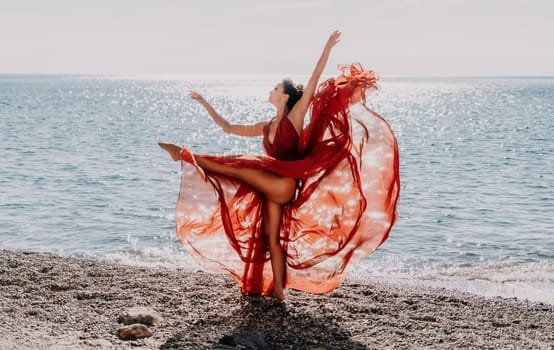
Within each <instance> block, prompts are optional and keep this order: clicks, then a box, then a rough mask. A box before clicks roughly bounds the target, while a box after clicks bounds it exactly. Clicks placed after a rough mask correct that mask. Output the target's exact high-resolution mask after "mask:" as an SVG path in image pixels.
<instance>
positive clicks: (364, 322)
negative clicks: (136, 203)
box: [0, 251, 554, 349]
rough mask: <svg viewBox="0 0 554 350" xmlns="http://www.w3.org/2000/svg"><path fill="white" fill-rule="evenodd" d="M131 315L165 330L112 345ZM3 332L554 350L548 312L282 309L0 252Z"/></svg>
mask: <svg viewBox="0 0 554 350" xmlns="http://www.w3.org/2000/svg"><path fill="white" fill-rule="evenodd" d="M137 306H138V307H146V308H149V309H151V310H153V311H155V312H157V313H158V314H159V315H160V316H161V318H162V320H161V322H159V323H158V324H156V325H153V326H148V328H149V329H150V331H151V332H152V333H153V335H152V336H151V337H148V338H142V339H137V340H121V339H119V338H118V337H117V335H116V333H117V330H118V328H119V327H121V326H122V325H121V324H119V323H118V318H119V317H120V316H121V315H122V314H124V313H125V312H126V311H127V310H128V309H129V308H132V307H137ZM0 327H1V332H0V334H1V337H0V348H1V349H233V348H239V349H249V348H259V349H422V348H425V349H445V348H449V349H457V348H464V349H554V306H552V305H549V304H543V303H536V302H529V301H521V300H516V299H502V298H484V297H480V296H476V295H471V294H465V293H462V292H458V291H453V290H446V289H432V288H424V287H413V286H405V285H396V284H383V283H382V282H374V283H369V284H368V285H358V284H352V283H348V282H347V283H345V284H343V285H342V286H341V287H339V288H338V289H337V290H336V291H334V292H333V293H330V294H327V295H311V294H306V293H302V292H296V291H288V299H287V301H286V302H285V303H280V302H276V301H274V300H272V299H270V298H260V297H243V296H241V295H240V293H239V289H238V287H237V286H236V284H235V283H234V282H233V281H232V280H231V279H230V278H229V277H227V276H224V275H215V274H210V273H206V272H202V271H197V272H190V269H188V268H186V267H185V268H183V269H175V270H173V269H171V270H170V269H165V268H152V267H148V268H146V267H133V266H126V265H120V264H114V263H109V262H102V261H92V260H81V259H74V258H66V257H60V256H57V255H52V254H43V253H20V252H12V251H0ZM232 335H235V337H234V338H232V337H227V338H225V339H223V342H226V343H229V342H228V341H229V339H230V338H232V339H233V340H235V342H238V343H239V344H249V342H250V343H251V344H253V343H252V342H253V341H256V342H257V344H258V345H257V346H256V347H255V346H250V347H249V346H247V345H237V346H232V345H224V344H222V343H221V342H220V341H221V340H222V338H224V337H225V336H232ZM244 339H246V340H244ZM256 342H254V343H256Z"/></svg>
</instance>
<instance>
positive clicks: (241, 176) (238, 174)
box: [159, 142, 296, 204]
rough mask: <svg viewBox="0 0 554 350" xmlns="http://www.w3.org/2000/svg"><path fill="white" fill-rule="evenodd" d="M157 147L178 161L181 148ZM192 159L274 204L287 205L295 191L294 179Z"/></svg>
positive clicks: (202, 166) (209, 160) (161, 145)
mask: <svg viewBox="0 0 554 350" xmlns="http://www.w3.org/2000/svg"><path fill="white" fill-rule="evenodd" d="M159 145H160V147H161V148H162V149H164V150H165V151H167V152H168V153H169V155H170V156H171V158H172V159H173V160H179V159H180V151H181V147H179V146H177V145H174V144H170V143H161V142H160V143H159ZM194 158H195V160H196V163H197V164H198V166H200V167H201V168H202V169H204V170H208V171H212V172H215V173H218V174H222V175H227V176H231V177H234V178H236V179H238V180H240V181H242V182H244V183H246V184H247V185H249V186H250V187H252V188H254V190H256V191H257V192H259V193H261V194H263V195H264V197H265V198H266V199H268V200H270V201H272V202H275V203H279V204H285V203H288V202H289V201H290V200H291V199H292V197H293V195H294V191H295V190H296V180H295V179H294V178H290V177H282V176H279V175H277V174H274V173H272V172H270V171H266V170H261V169H251V168H239V167H236V166H232V165H227V164H222V163H218V162H216V161H213V160H211V159H206V158H203V157H199V156H194Z"/></svg>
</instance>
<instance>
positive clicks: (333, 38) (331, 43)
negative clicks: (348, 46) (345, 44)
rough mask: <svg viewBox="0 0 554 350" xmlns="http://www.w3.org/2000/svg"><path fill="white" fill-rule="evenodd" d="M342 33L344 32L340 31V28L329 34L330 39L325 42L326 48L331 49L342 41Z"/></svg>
mask: <svg viewBox="0 0 554 350" xmlns="http://www.w3.org/2000/svg"><path fill="white" fill-rule="evenodd" d="M341 34H342V33H341V32H339V31H338V30H335V31H334V32H333V33H332V34H331V35H330V36H329V39H328V40H327V44H325V48H326V49H327V50H331V49H332V48H333V47H334V46H335V45H336V44H337V43H338V42H339V41H340V36H341Z"/></svg>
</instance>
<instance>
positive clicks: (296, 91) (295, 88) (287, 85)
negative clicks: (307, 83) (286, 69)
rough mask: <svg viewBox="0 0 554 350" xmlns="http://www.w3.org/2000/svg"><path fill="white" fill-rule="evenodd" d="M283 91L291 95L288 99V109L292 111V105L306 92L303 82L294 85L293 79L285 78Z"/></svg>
mask: <svg viewBox="0 0 554 350" xmlns="http://www.w3.org/2000/svg"><path fill="white" fill-rule="evenodd" d="M282 84H283V92H284V93H285V94H287V95H289V99H288V101H287V109H288V110H289V111H290V110H292V107H294V105H295V104H296V102H298V100H300V97H302V94H303V93H304V87H303V86H302V84H298V85H294V83H293V82H292V80H290V79H283V82H282Z"/></svg>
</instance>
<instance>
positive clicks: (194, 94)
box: [189, 90, 206, 104]
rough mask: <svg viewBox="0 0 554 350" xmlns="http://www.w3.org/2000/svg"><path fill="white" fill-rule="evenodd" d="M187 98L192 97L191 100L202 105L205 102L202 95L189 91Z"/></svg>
mask: <svg viewBox="0 0 554 350" xmlns="http://www.w3.org/2000/svg"><path fill="white" fill-rule="evenodd" d="M189 96H190V97H192V99H193V100H196V101H198V102H200V103H202V104H204V103H206V100H205V99H204V97H202V95H200V94H199V93H198V92H196V91H193V90H190V91H189Z"/></svg>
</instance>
